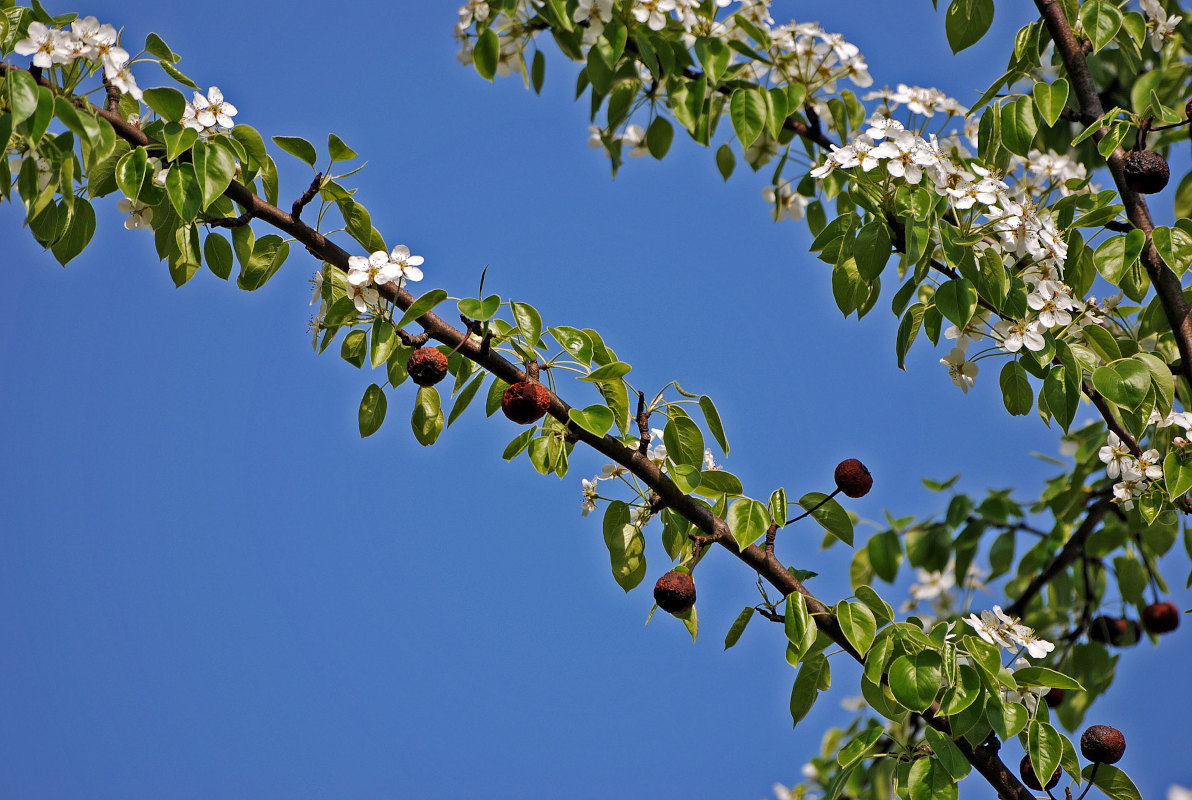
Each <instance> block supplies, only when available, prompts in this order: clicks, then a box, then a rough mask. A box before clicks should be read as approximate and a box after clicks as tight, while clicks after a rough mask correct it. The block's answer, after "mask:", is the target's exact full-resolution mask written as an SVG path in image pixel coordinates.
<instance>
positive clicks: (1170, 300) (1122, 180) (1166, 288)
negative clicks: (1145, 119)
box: [1035, 0, 1192, 382]
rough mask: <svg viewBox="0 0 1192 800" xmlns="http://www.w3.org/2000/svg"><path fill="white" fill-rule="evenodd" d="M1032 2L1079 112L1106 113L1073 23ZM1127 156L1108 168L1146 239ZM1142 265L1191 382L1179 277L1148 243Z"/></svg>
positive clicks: (1191, 339) (1145, 220) (1191, 336)
mask: <svg viewBox="0 0 1192 800" xmlns="http://www.w3.org/2000/svg"><path fill="white" fill-rule="evenodd" d="M1035 5H1036V6H1037V7H1038V9H1039V13H1040V14H1041V15H1042V17H1043V22H1044V23H1045V24H1046V25H1047V30H1048V32H1049V33H1050V34H1051V38H1052V40H1053V41H1054V42H1055V48H1056V51H1057V52H1058V53H1059V55H1060V58H1061V59H1063V62H1064V68H1065V69H1066V70H1067V72H1068V81H1069V83H1070V84H1071V85H1072V88H1073V90H1074V93H1075V95H1076V99H1077V101H1078V102H1079V103H1080V111H1081V113H1082V114H1083V115H1084V117H1085V118H1092V119H1096V118H1099V117H1100V116H1101V115H1102V114H1104V113H1105V110H1104V109H1103V108H1102V107H1101V97H1100V95H1098V94H1097V85H1096V84H1095V83H1093V77H1092V74H1091V73H1090V72H1089V67H1088V62H1087V61H1086V60H1085V53H1084V49H1083V47H1082V46H1081V43H1080V41H1079V40H1078V39H1077V38H1076V34H1075V33H1074V32H1073V31H1072V27H1071V26H1070V25H1069V24H1068V18H1067V17H1066V16H1064V9H1063V8H1062V7H1061V6H1060V4H1059V2H1058V0H1035ZM1104 135H1105V134H1104V131H1103V130H1102V131H1098V132H1097V133H1096V134H1094V138H1096V139H1097V141H1100V140H1101V138H1102V137H1104ZM1125 160H1126V154H1125V151H1123V150H1122V148H1121V147H1118V148H1117V149H1116V150H1114V152H1113V153H1112V154H1111V155H1110V156H1109V171H1110V173H1111V174H1112V175H1113V182H1114V183H1115V184H1116V185H1117V190H1118V194H1120V195H1121V197H1122V204H1123V205H1125V207H1126V216H1127V217H1128V218H1129V220H1130V223H1131V224H1132V225H1133V226H1134V227H1135V228H1138V229H1139V230H1140V231H1142V232H1143V233H1145V234H1146V235H1147V236H1148V237H1149V236H1150V235H1151V231H1152V230H1153V229H1154V227H1155V225H1154V222H1152V220H1151V212H1150V209H1149V208H1148V207H1147V203H1146V199H1145V198H1144V197H1143V196H1142V195H1141V194H1139V193H1138V192H1135V191H1134V190H1133V189H1131V188H1130V187H1129V186H1128V185H1127V184H1126V177H1125V174H1124V166H1125ZM1142 266H1143V268H1144V269H1146V273H1147V276H1148V277H1149V278H1150V279H1151V283H1152V284H1154V286H1155V292H1156V293H1157V294H1158V295H1159V300H1160V302H1161V303H1162V304H1163V311H1164V313H1165V314H1166V315H1167V322H1168V324H1170V325H1171V330H1172V332H1173V333H1174V334H1175V341H1176V345H1177V346H1178V347H1179V351H1180V358H1181V360H1182V362H1183V363H1182V374H1183V376H1184V378H1186V379H1187V380H1189V382H1192V316H1190V315H1189V310H1190V309H1189V306H1188V303H1187V301H1186V300H1184V293H1183V288H1182V287H1181V286H1180V279H1179V278H1178V277H1176V275H1175V273H1174V272H1172V271H1171V269H1170V268H1168V266H1167V265H1166V264H1164V263H1163V259H1162V258H1160V257H1159V252H1158V251H1157V250H1155V246H1154V245H1153V244H1150V243H1149V242H1148V244H1147V246H1146V249H1145V250H1143V251H1142Z"/></svg>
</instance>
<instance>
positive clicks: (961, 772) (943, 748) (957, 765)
mask: <svg viewBox="0 0 1192 800" xmlns="http://www.w3.org/2000/svg"><path fill="white" fill-rule="evenodd" d="M923 735H924V737H925V738H926V739H927V744H928V745H930V746H931V750H932V752H933V753H935V757H936V758H938V759H939V763H940V766H942V767H943V768H944V769H946V770H947V771H948V774H949V775H951V776H952V778H953V779H954V780H957V781H959V780H962V779H963V778H964V777H965V776H966V775H968V774H969V772H970V771H971V770H972V765H971V764H969V761H968V759H967V758H965V757H964V753H962V752H961V751H960V748H959V747H957V746H956V742H954V741H952V739H951V738H949V737H948V736H947V735H945V734H943V733H940V732H939V731H937V730H936V729H935V728H932V727H930V726H925V727H924V729H923Z"/></svg>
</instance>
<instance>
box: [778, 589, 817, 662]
mask: <svg viewBox="0 0 1192 800" xmlns="http://www.w3.org/2000/svg"><path fill="white" fill-rule="evenodd" d="M783 629H784V630H785V631H786V638H787V641H788V642H790V646H791V648H793V649H794V652H795V655H796V656H797V657H798V658H802V657H803V656H804V655H806V654H807V653H808V652H809V651H810V650H811V647H812V645H814V644H815V637H816V634H817V633H818V629H817V628H816V625H815V619H813V618H812V616H811V613H810V612H809V611H808V610H807V601H806V600H805V599H804V597H803V595H802V594H800V593H799V592H792V593H791V594H789V595H787V597H786V612H785V614H784V616H783Z"/></svg>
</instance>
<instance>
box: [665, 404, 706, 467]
mask: <svg viewBox="0 0 1192 800" xmlns="http://www.w3.org/2000/svg"><path fill="white" fill-rule="evenodd" d="M662 441H663V442H664V443H665V444H666V457H667V458H669V459H670V460H671V461H673V462H675V463H676V464H689V465H691V466H693V467H695V468H696V469H699V467H700V466H702V465H703V463H704V435H703V433H701V432H700V429H699V426H698V425H696V424H695V423H694V422H692V421H691V418H690V417H679V416H676V417H674V418H673V419H671V420H670V421H668V422H667V423H666V426H665V427H664V428H663V429H662Z"/></svg>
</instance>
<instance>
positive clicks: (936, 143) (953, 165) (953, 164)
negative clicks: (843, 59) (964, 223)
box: [811, 85, 1096, 392]
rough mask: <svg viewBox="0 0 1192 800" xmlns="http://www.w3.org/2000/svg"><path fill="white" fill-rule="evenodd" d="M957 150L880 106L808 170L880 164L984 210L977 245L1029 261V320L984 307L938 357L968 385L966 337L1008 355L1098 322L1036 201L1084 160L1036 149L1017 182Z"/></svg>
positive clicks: (901, 96) (819, 174)
mask: <svg viewBox="0 0 1192 800" xmlns="http://www.w3.org/2000/svg"><path fill="white" fill-rule="evenodd" d="M876 94H877V95H878V96H882V97H883V99H886V100H887V102H888V103H894V102H896V103H906V104H907V106H908V108H910V109H911V110H914V111H916V112H917V113H922V114H926V115H930V114H932V113H934V112H935V111H936V110H949V113H960V111H952V110H951V106H949V105H948V104H947V103H946V98H944V100H940V99H939V97H942V95H938V93H934V90H926V89H921V88H920V87H907V86H904V85H900V86H899V89H898V91H896V92H893V93H889V94H884V93H876ZM937 95H938V96H937ZM960 110H961V111H962V110H963V109H962V108H961V109H960ZM958 147H959V145H958V143H957V144H956V145H953V146H951V147H947V146H945V144H944V143H942V142H941V141H940V140H939V139H938V138H937V137H935V136H931V137H929V138H927V139H924V138H923V137H922V136H921V135H919V134H918V133H915V132H914V131H910V130H907V129H905V128H904V127H903V126H902V124H901V123H900V122H898V121H896V120H894V119H891V118H890V117H888V116H885V115H883V114H881V113H878V114H875V115H874V116H873V117H871V118H870V119H869V121H868V127H867V128H866V129H865V130H864V131H863V132H861V133H859V134H858V135H857V136H856V137H855V138H853V140H852V141H851V142H849V144H847V145H845V146H843V147H841V146H833V148H832V151H831V152H830V153H829V154H828V156H827V157H826V159H825V160H824V162H823V163H822V164H820V165H819V166H817V167H815V168H814V169H812V170H811V176H812V177H813V178H819V179H822V178H825V177H827V176H828V175H830V174H831V173H832V172H833V171H835V170H837V169H855V168H858V167H859V168H860V172H861V173H862V174H865V173H870V172H872V171H874V170H875V169H877V168H879V167H882V168H883V169H884V175H886V176H889V177H890V178H894V179H899V180H904V181H906V182H907V183H910V184H913V185H920V184H923V183H925V182H926V184H927V185H929V186H930V187H931V188H932V189H933V190H934V191H935V193H936V194H937V195H939V196H941V197H946V198H948V201H949V203H950V204H951V206H952V209H953V211H954V212H955V213H956V214H957V216H958V217H959V216H962V212H967V213H969V214H978V213H979V214H980V215H981V217H983V222H982V224H981V227H980V228H979V229H978V230H980V231H981V232H983V233H984V234H985V238H984V240H983V241H981V242H978V243H977V244H976V245H975V247H974V250H975V251H977V252H978V253H984V252H985V251H990V250H991V251H993V253H994V254H996V255H997V256H998V257H999V258H1000V260H1001V261H1002V264H1003V266H1005V267H1006V268H1007V269H1010V268H1015V267H1017V266H1018V265H1019V264H1021V263H1022V262H1023V261H1024V260H1027V261H1028V267H1027V268H1026V269H1025V270H1023V271H1022V272H1021V273H1020V275H1021V277H1022V278H1024V280H1026V282H1027V283H1028V284H1029V285H1030V292H1029V294H1028V295H1027V305H1028V307H1029V308H1030V309H1031V311H1033V312H1034V314H1033V316H1032V317H1030V318H1027V319H1021V320H1001V321H998V322H997V323H991V317H990V315H989V314H988V313H986V312H979V313H978V314H977V315H975V316H974V318H973V320H972V321H971V322H970V323H969V324H968V325H967V326H966V327H965V330H964V331H959V330H957V329H956V327H955V326H954V327H952V328H951V329H949V330H948V331H947V332H946V335H947V336H948V338H950V339H958V341H957V343H956V346H955V347H954V348H953V349H952V351H951V352H950V353H948V355H947V356H945V357H944V358H942V359H940V363H941V364H943V365H944V366H945V367H947V369H948V373H949V376H950V377H951V378H952V382H953V383H954V384H955V385H956V386H958V387H960V389H961V390H962V391H964V392H967V391H968V390H969V388H970V387H971V386H972V385H973V383H974V379H975V377H976V375H977V365H976V364H975V363H973V362H972V361H969V360H968V358H967V355H966V352H967V346H968V344H969V342H972V341H979V340H980V339H981V338H983V336H984V335H985V333H986V332H987V331H988V332H989V333H990V334H991V335H992V336H993V338H994V339H995V340H996V341H997V342H998V345H999V346H1000V348H1001V349H1002V350H1003V351H1005V352H1008V353H1017V352H1018V351H1020V350H1023V349H1026V350H1029V351H1034V352H1037V351H1040V350H1043V349H1044V348H1045V347H1046V340H1045V339H1044V333H1045V332H1047V331H1050V330H1053V329H1065V328H1067V327H1068V326H1070V325H1072V324H1073V322H1074V321H1075V320H1076V318H1077V317H1078V316H1081V317H1083V318H1082V319H1081V320H1080V322H1081V323H1082V324H1085V323H1088V322H1095V321H1096V308H1095V306H1090V304H1089V303H1087V302H1086V301H1082V300H1079V299H1077V298H1076V297H1074V296H1073V294H1072V288H1071V287H1070V286H1068V285H1067V284H1066V283H1064V280H1063V270H1064V262H1065V259H1066V258H1067V253H1068V248H1067V243H1066V242H1065V241H1064V239H1063V237H1062V235H1061V233H1060V231H1059V229H1058V227H1057V226H1056V224H1055V220H1054V219H1053V218H1052V217H1051V215H1050V214H1048V213H1046V212H1045V211H1042V210H1040V208H1039V206H1038V205H1037V204H1036V198H1038V197H1040V196H1042V195H1044V194H1047V193H1049V192H1051V191H1052V190H1058V191H1060V192H1061V193H1064V192H1067V191H1070V189H1068V187H1067V186H1066V184H1067V182H1068V181H1071V180H1083V179H1084V178H1085V176H1086V173H1085V170H1084V167H1083V166H1082V165H1078V164H1076V163H1075V162H1073V161H1071V160H1070V159H1067V158H1066V157H1061V156H1058V155H1056V154H1054V153H1041V152H1038V151H1033V152H1032V153H1030V155H1029V157H1028V158H1025V159H1018V160H1017V161H1016V162H1014V163H1013V164H1012V167H1013V168H1018V167H1022V168H1023V170H1024V175H1025V176H1026V178H1025V179H1024V180H1021V181H1018V182H1017V183H1016V184H1015V185H1014V186H1010V185H1009V184H1008V183H1007V182H1006V181H1005V180H1003V178H1002V176H999V175H998V174H996V173H994V172H992V171H990V170H987V169H985V168H984V167H982V166H981V165H979V164H976V163H974V162H972V161H969V160H966V157H967V151H964V152H961V151H960V150H959V149H958Z"/></svg>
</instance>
